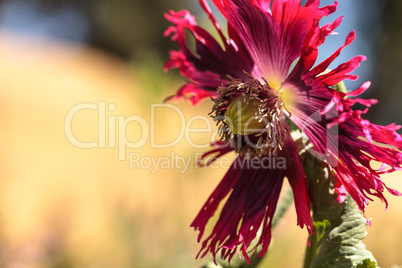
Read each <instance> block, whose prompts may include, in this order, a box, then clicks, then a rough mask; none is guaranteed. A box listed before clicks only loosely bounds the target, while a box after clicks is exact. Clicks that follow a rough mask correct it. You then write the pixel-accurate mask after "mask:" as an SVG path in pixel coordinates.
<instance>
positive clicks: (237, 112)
mask: <svg viewBox="0 0 402 268" xmlns="http://www.w3.org/2000/svg"><path fill="white" fill-rule="evenodd" d="M259 107H260V105H259V104H258V103H255V102H254V101H252V100H249V102H248V104H247V103H246V102H245V100H244V97H243V96H240V97H238V98H237V99H236V100H234V101H233V102H232V103H231V104H230V105H229V106H228V108H227V110H226V113H225V122H226V124H227V125H228V127H229V128H230V129H231V130H232V132H233V133H234V134H240V135H248V134H253V133H256V132H260V131H261V130H263V129H265V126H266V122H265V121H266V120H264V119H266V118H264V116H263V115H261V114H260V113H259Z"/></svg>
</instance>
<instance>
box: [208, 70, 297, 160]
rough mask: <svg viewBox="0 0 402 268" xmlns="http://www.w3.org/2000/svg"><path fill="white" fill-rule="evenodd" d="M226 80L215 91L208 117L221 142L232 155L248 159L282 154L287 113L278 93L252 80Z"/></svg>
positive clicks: (286, 128)
mask: <svg viewBox="0 0 402 268" xmlns="http://www.w3.org/2000/svg"><path fill="white" fill-rule="evenodd" d="M230 79H231V81H230V82H228V84H227V85H226V86H222V87H219V88H218V91H217V92H218V94H219V97H217V98H216V99H214V102H215V104H214V106H213V108H212V111H211V113H210V115H211V116H212V117H213V118H214V120H215V121H217V125H218V126H219V135H220V138H221V141H223V142H229V141H230V142H232V145H233V146H234V149H235V151H236V153H238V154H240V155H243V156H246V157H249V158H254V157H261V156H264V155H267V154H269V153H272V152H273V153H275V152H276V151H277V150H278V149H279V150H282V148H283V144H284V139H285V134H286V132H287V131H288V125H287V122H286V119H285V113H286V114H288V113H287V110H286V108H285V106H284V103H283V100H282V94H281V92H280V90H277V89H273V88H272V87H270V85H269V84H268V83H261V82H260V81H258V80H257V79H254V78H252V77H250V80H248V81H246V82H243V81H242V80H238V79H233V78H230ZM288 115H289V114H288Z"/></svg>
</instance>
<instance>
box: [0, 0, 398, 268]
mask: <svg viewBox="0 0 402 268" xmlns="http://www.w3.org/2000/svg"><path fill="white" fill-rule="evenodd" d="M321 3H322V5H324V4H329V3H330V1H321ZM169 9H174V10H180V9H188V10H190V11H191V12H192V13H193V14H194V15H196V18H197V22H198V23H199V24H201V25H203V26H204V27H206V28H207V29H212V27H211V26H210V25H209V23H208V21H207V18H206V16H205V15H204V14H203V13H202V11H201V10H200V8H199V7H198V1H176V0H165V1H160V0H158V1H157V0H148V1H140V0H117V1H116V0H115V1H112V0H97V1H95V0H87V1H78V0H42V1H40V0H31V1H26V0H25V1H23V0H11V1H0V102H1V105H0V109H1V112H0V122H1V126H2V131H1V132H0V135H1V139H0V145H1V148H2V154H1V155H0V157H1V162H2V168H1V169H0V172H1V173H0V174H1V180H0V267H7V268H8V267H24V268H25V267H54V268H56V267H60V268H61V267H66V268H67V267H86V268H87V267H94V268H98V267H105V268H106V267H107V268H109V267H122V268H125V267H127V268H128V267H144V268H147V267H151V268H152V267H155V268H156V267H158V268H160V267H162V268H163V267H199V266H201V265H202V264H203V263H205V262H206V261H207V260H208V257H206V258H205V259H203V260H195V256H196V254H197V252H198V250H199V247H200V245H199V244H197V243H196V238H197V234H198V233H196V232H194V231H193V230H192V229H190V228H189V225H190V223H191V221H192V219H193V218H194V217H195V215H196V214H197V212H198V210H199V209H200V208H201V206H202V205H203V203H204V202H205V200H206V198H207V197H208V196H209V194H210V193H211V192H212V190H213V189H214V188H215V186H216V185H217V184H218V183H219V181H220V179H221V178H222V176H223V175H224V173H225V171H226V169H225V168H209V169H204V168H194V158H195V155H196V154H197V153H201V152H203V151H205V150H206V149H204V148H193V147H194V146H191V144H189V143H188V142H187V141H186V140H185V139H183V140H181V141H180V142H179V143H178V144H176V145H175V146H172V147H170V148H165V149H155V148H153V146H151V144H150V140H149V139H148V141H147V142H146V144H145V145H144V146H142V147H141V148H137V149H133V148H128V149H127V151H126V159H125V160H119V157H118V155H119V148H118V147H117V145H116V146H113V143H112V142H111V138H110V137H114V136H116V137H120V136H119V135H120V134H121V135H125V137H126V138H127V139H128V140H129V141H131V142H135V141H138V140H139V139H141V134H144V128H143V126H142V125H141V124H138V123H137V122H131V123H130V124H127V128H125V129H120V128H119V124H120V121H119V117H123V118H128V117H129V116H132V115H138V116H141V117H142V118H143V119H144V120H145V121H146V122H148V123H150V122H151V121H152V118H153V117H152V116H153V115H152V113H151V111H152V110H151V105H152V104H157V103H161V102H162V101H163V99H164V98H165V97H166V96H168V95H171V94H173V93H174V92H175V91H176V90H177V89H178V88H179V87H180V86H181V85H182V84H183V79H182V78H180V77H179V76H178V74H177V72H176V71H172V72H170V73H168V74H164V73H163V72H162V66H163V63H164V61H166V60H167V58H168V51H169V49H175V48H176V46H175V44H174V43H173V42H171V41H170V40H169V39H168V38H163V36H162V35H163V31H164V30H165V29H166V28H167V27H168V25H169V24H168V22H167V21H165V19H164V17H163V13H164V12H166V11H168V10H169ZM215 13H216V14H217V12H216V10H215ZM401 13H402V1H395V0H383V1H375V0H354V1H348V0H339V12H338V13H336V15H332V16H330V18H328V19H326V20H325V21H330V20H334V19H335V18H336V17H338V16H341V15H345V19H344V22H343V23H342V26H341V27H340V28H339V29H338V30H337V31H338V32H339V35H337V36H333V37H330V38H328V42H327V43H326V44H325V45H324V46H323V48H322V49H321V50H320V53H321V55H320V57H321V58H320V59H321V60H323V59H324V58H325V56H329V55H330V54H331V53H332V52H333V51H335V50H336V48H337V47H339V46H340V45H341V44H342V43H343V41H344V38H345V36H346V35H347V33H348V32H349V31H351V30H353V29H355V30H356V31H357V36H358V37H357V39H356V41H355V42H354V43H353V44H352V45H351V46H349V47H348V48H346V49H345V50H344V52H343V53H342V54H341V56H340V58H339V59H337V61H336V64H340V63H342V62H344V61H347V60H349V59H350V58H351V57H352V56H354V55H357V54H364V55H367V56H368V58H369V59H368V60H367V62H364V63H363V64H362V67H361V68H360V69H359V70H356V73H357V74H359V75H360V76H361V78H360V79H359V80H358V82H349V83H347V86H348V87H349V89H353V88H356V87H358V86H359V85H360V84H361V83H363V82H364V81H366V80H370V81H372V83H373V84H372V87H371V88H370V89H369V90H368V91H367V92H366V93H365V95H364V97H366V98H376V99H379V100H380V103H379V104H377V105H375V106H374V107H373V108H372V109H371V111H370V112H369V114H368V115H367V118H369V119H370V120H372V121H374V122H375V123H377V124H389V123H391V122H396V123H398V124H401V123H402V120H401V113H402V105H400V102H401V101H402V90H400V85H401V84H402V81H401V79H402V76H401V70H402V66H401V64H402V58H401V57H402V51H401V47H402V37H401V36H402V35H401V33H402V32H401V27H402V19H401V18H402V16H401ZM218 17H219V18H220V19H222V18H221V17H220V16H218ZM222 25H224V24H223V23H222ZM102 102H105V103H106V106H107V107H108V109H107V110H106V111H105V114H104V115H105V116H106V117H105V118H106V132H107V133H106V135H105V137H106V140H107V142H106V144H105V146H104V147H102V146H98V147H99V148H93V149H82V148H77V147H75V146H74V145H72V144H71V142H69V140H68V139H67V137H66V134H65V125H64V124H65V119H66V115H67V113H68V111H69V110H70V109H71V108H72V107H74V106H76V105H77V104H82V103H92V104H95V105H97V106H96V107H97V109H96V110H89V109H87V110H85V111H81V112H80V113H79V114H78V113H77V114H76V116H75V117H74V118H73V121H72V124H73V125H72V128H73V133H74V135H75V137H77V138H79V139H80V140H83V141H88V142H89V141H99V133H98V132H99V131H98V130H99V128H100V127H101V125H102V122H101V121H100V120H99V117H100V116H101V113H98V112H99V111H100V108H99V107H100V103H102ZM109 104H114V105H115V109H111V108H109V106H108V105H109ZM174 105H176V107H177V108H178V109H180V110H181V111H183V113H184V115H185V119H186V122H190V121H189V120H190V119H191V118H194V116H197V115H206V114H207V113H208V112H209V111H210V108H211V103H210V102H209V101H208V100H207V101H205V102H203V103H202V104H200V105H199V106H196V107H191V106H190V104H188V103H175V104H174ZM153 119H154V121H153V122H154V123H155V124H154V130H155V131H154V133H155V137H154V138H155V141H156V142H157V143H168V142H170V141H173V140H174V139H175V138H176V137H177V136H178V135H179V133H178V129H179V128H180V124H181V121H180V118H179V116H178V114H177V112H175V111H174V110H173V109H170V110H169V109H161V110H159V111H158V112H156V113H155V114H154V118H153ZM113 120H115V121H113ZM112 125H115V126H116V128H115V129H113V128H111V126H112ZM197 127H198V128H205V122H203V121H202V120H194V121H193V124H192V125H191V128H197ZM122 131H123V132H124V133H122ZM148 134H149V133H148ZM191 135H192V136H191V139H192V141H195V142H196V143H198V144H206V143H208V141H209V139H210V133H196V134H191ZM149 137H150V136H149ZM149 137H148V138H149ZM115 142H116V143H117V144H118V142H119V140H118V139H117V140H115ZM130 153H132V154H134V153H135V154H138V155H140V156H142V157H144V158H147V157H148V158H150V157H153V158H158V157H159V158H169V157H171V155H172V154H174V155H180V156H182V157H186V158H188V159H190V160H191V162H190V164H191V165H190V167H189V169H188V170H186V171H185V172H182V171H183V170H182V169H180V168H173V167H166V168H164V169H158V170H155V172H153V169H152V168H148V169H147V168H138V167H136V166H135V165H134V166H131V167H130V159H129V155H130ZM231 157H233V156H231ZM401 177H402V174H401V173H394V174H392V175H389V176H384V180H385V181H386V183H387V184H388V185H389V186H390V187H391V188H396V189H399V190H402V180H401ZM285 188H286V187H285ZM388 200H389V203H390V208H389V210H388V211H387V212H384V204H381V203H380V202H379V201H378V200H375V202H373V203H371V204H370V206H369V208H368V211H367V212H366V216H367V217H372V218H373V220H372V227H370V228H368V232H369V234H368V236H367V238H366V239H365V243H366V245H367V247H368V249H369V250H371V251H372V252H373V254H374V256H375V257H376V258H377V260H378V262H379V265H380V266H381V267H392V266H393V265H398V264H399V265H402V254H400V253H401V252H402V249H401V246H400V239H401V238H402V230H401V226H402V216H401V215H400V211H401V209H402V200H401V198H397V197H393V196H389V197H388ZM306 239H307V238H306V231H305V230H300V229H299V228H298V227H297V226H296V219H295V212H294V208H291V209H290V211H289V212H288V213H287V214H286V216H285V217H284V218H283V220H282V221H281V223H280V224H278V226H277V227H276V229H275V230H274V232H273V245H272V247H271V250H270V252H269V254H268V256H267V258H266V259H265V260H264V262H263V263H262V264H261V266H260V267H301V264H302V262H303V252H304V247H305V244H306V243H305V242H306Z"/></svg>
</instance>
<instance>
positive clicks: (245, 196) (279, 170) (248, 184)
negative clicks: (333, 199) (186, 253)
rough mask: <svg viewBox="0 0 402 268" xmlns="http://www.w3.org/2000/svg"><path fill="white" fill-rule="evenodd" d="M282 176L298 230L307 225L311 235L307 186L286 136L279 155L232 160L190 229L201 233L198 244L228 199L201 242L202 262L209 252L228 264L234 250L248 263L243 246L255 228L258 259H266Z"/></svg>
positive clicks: (246, 245)
mask: <svg viewBox="0 0 402 268" xmlns="http://www.w3.org/2000/svg"><path fill="white" fill-rule="evenodd" d="M285 176H286V177H287V178H288V179H289V182H290V185H291V186H292V189H293V192H294V196H295V204H296V212H297V216H298V225H300V226H301V227H303V226H304V225H306V226H307V229H308V231H309V232H311V230H312V227H313V226H312V220H311V216H310V207H309V197H308V192H307V182H306V179H305V174H304V171H303V166H302V164H301V162H300V159H299V155H298V153H297V149H296V146H295V144H294V142H293V141H292V139H291V137H290V136H288V137H287V139H286V141H285V144H284V148H283V150H282V151H280V152H279V154H278V155H270V156H266V157H263V158H253V159H244V158H242V157H237V158H236V160H235V161H234V163H233V164H232V166H231V167H230V169H229V171H228V172H227V174H226V175H225V177H224V178H223V179H222V181H221V183H220V184H219V185H218V187H217V188H216V189H215V191H214V192H213V193H212V195H211V196H210V197H209V199H208V200H207V202H206V203H205V205H204V206H203V208H202V209H201V211H200V212H199V214H198V215H197V217H196V218H195V220H194V221H193V223H192V224H191V226H192V227H194V228H195V229H196V230H199V231H200V234H199V236H198V240H199V241H200V239H201V237H202V236H203V234H204V230H205V226H206V225H207V223H208V221H209V220H210V219H211V218H212V217H213V215H214V213H215V211H216V210H217V208H218V206H219V204H220V203H221V202H222V201H223V200H225V199H226V198H227V196H229V197H228V199H227V201H226V204H225V205H224V206H223V208H222V211H221V214H220V216H219V219H218V221H217V222H216V224H215V226H214V228H213V230H212V233H211V234H210V235H209V236H208V237H207V238H206V239H205V240H204V241H203V243H202V248H201V251H200V253H199V255H200V256H201V257H203V256H205V254H207V253H208V252H210V253H212V255H213V256H214V257H216V254H217V253H218V251H219V250H221V253H222V258H223V259H226V258H228V259H229V261H230V259H231V258H232V257H233V255H234V254H235V253H236V250H237V248H238V246H239V247H240V248H239V251H241V252H242V254H243V256H244V257H245V258H246V259H248V258H249V257H248V247H249V246H250V244H251V242H252V241H253V240H254V239H255V238H256V237H257V232H258V230H260V228H261V232H262V233H261V236H260V238H259V240H258V242H257V245H262V251H261V252H260V254H259V256H262V255H263V254H265V252H266V251H267V249H268V246H269V244H270V241H271V224H272V223H271V221H272V217H273V215H274V212H275V209H276V205H277V202H278V198H279V194H280V191H281V187H282V183H283V179H284V177H285Z"/></svg>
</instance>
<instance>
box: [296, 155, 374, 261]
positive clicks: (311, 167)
mask: <svg viewBox="0 0 402 268" xmlns="http://www.w3.org/2000/svg"><path fill="white" fill-rule="evenodd" d="M302 159H303V162H304V167H305V169H306V173H307V177H308V179H309V193H310V199H311V203H312V210H313V222H314V233H315V234H312V235H311V237H310V242H311V247H310V248H307V252H306V262H305V268H321V267H322V268H324V267H325V268H329V267H348V268H349V267H356V268H375V267H377V264H376V261H375V259H374V257H373V255H372V254H371V252H369V251H368V250H367V249H366V247H365V245H364V244H363V243H362V239H363V238H364V237H366V234H367V232H366V227H367V222H366V219H365V218H364V217H363V216H362V213H361V211H360V210H359V208H358V207H357V205H356V203H355V202H354V200H353V199H352V198H351V197H350V196H347V198H346V199H345V201H344V202H343V203H341V204H339V203H338V201H337V198H336V197H337V196H336V194H335V193H334V187H333V183H335V177H334V176H333V174H332V173H331V172H330V171H329V170H328V168H327V167H326V166H325V165H323V164H322V163H320V162H319V161H318V160H316V159H313V157H312V156H311V155H309V154H308V153H307V152H306V154H305V155H303V156H302ZM307 163H308V164H307Z"/></svg>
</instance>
